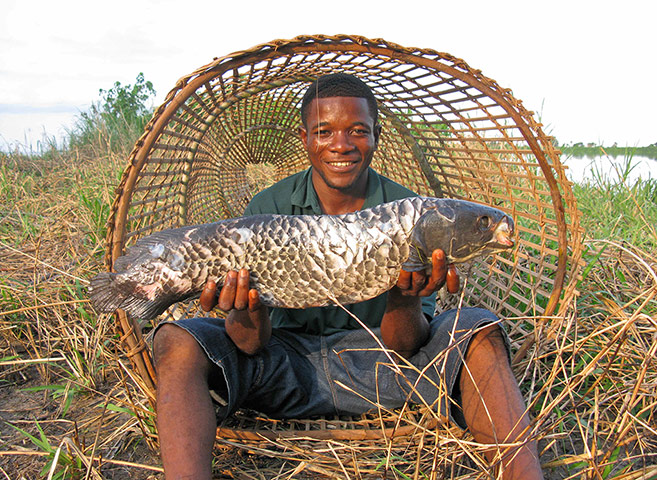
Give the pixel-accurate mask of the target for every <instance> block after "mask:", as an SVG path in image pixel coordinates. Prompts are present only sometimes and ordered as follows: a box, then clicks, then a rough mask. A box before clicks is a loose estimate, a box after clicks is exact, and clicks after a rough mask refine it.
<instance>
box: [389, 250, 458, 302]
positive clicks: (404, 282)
mask: <svg viewBox="0 0 657 480" xmlns="http://www.w3.org/2000/svg"><path fill="white" fill-rule="evenodd" d="M431 265H432V268H431V275H430V276H429V277H427V275H426V274H425V272H422V271H420V272H407V271H406V270H402V271H401V272H400V273H399V279H398V280H397V288H399V291H400V293H401V294H402V295H404V296H413V297H427V296H429V295H431V294H432V293H433V292H436V291H438V290H440V289H441V288H442V287H443V285H445V284H447V291H448V292H449V293H456V292H458V291H459V275H458V272H457V271H456V267H455V266H454V265H453V264H450V265H448V264H447V262H446V260H445V252H443V251H442V250H440V249H438V250H434V251H433V254H432V255H431Z"/></svg>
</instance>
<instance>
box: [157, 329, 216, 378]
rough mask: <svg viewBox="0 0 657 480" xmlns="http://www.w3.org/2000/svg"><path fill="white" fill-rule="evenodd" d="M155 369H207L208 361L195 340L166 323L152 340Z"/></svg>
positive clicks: (183, 330) (183, 331) (184, 331)
mask: <svg viewBox="0 0 657 480" xmlns="http://www.w3.org/2000/svg"><path fill="white" fill-rule="evenodd" d="M153 360H154V362H155V368H156V369H160V368H165V367H166V368H169V367H170V366H171V365H172V364H173V365H176V366H179V367H180V366H189V367H192V368H198V367H199V366H204V367H206V368H207V364H208V363H209V359H208V358H207V355H206V354H205V352H204V350H203V349H202V348H201V346H200V345H199V344H198V342H197V341H196V339H195V338H194V337H193V336H192V335H191V334H190V333H189V332H188V331H187V330H185V329H183V328H180V327H178V326H176V325H173V324H170V323H167V324H165V325H162V326H161V327H160V328H159V329H158V331H157V333H156V335H155V338H154V339H153Z"/></svg>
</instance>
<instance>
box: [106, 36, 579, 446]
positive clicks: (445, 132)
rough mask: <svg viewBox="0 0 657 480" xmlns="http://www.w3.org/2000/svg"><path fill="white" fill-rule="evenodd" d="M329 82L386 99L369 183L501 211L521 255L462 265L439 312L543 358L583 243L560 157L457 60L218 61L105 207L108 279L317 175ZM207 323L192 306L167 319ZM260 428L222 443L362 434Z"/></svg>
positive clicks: (326, 51)
mask: <svg viewBox="0 0 657 480" xmlns="http://www.w3.org/2000/svg"><path fill="white" fill-rule="evenodd" d="M334 72H346V73H350V74H353V75H355V76H357V77H359V78H361V79H362V80H363V81H364V82H365V83H367V84H368V85H369V86H370V87H371V88H372V90H373V92H374V95H375V96H376V98H377V100H378V103H379V112H380V115H379V119H380V123H381V125H382V128H383V133H382V135H381V139H380V142H379V147H378V150H377V152H376V154H375V156H374V160H373V164H372V166H373V167H374V169H376V170H377V171H378V172H380V173H381V174H383V175H385V176H387V177H389V178H391V179H393V180H395V181H397V182H399V183H401V184H403V185H405V186H407V187H408V188H410V189H412V190H414V191H415V192H417V193H418V194H421V195H428V196H436V197H452V198H461V199H467V200H472V201H475V202H481V203H485V204H489V205H495V206H497V207H498V208H500V209H502V210H504V211H506V212H508V213H509V214H511V215H512V216H513V218H514V219H515V221H516V229H517V246H516V248H514V249H513V251H512V252H506V253H503V254H498V255H494V256H491V257H489V258H486V259H482V260H479V261H476V262H473V263H471V264H469V265H467V266H464V267H460V271H461V279H462V282H461V283H462V286H463V295H455V296H451V297H450V298H448V299H442V300H440V305H439V308H441V309H443V308H449V307H452V306H455V305H456V304H457V303H458V302H461V301H462V302H463V305H471V306H484V307H486V308H488V309H490V310H492V311H494V312H495V313H497V314H499V315H500V316H501V317H503V318H504V319H505V323H506V325H507V330H508V331H509V334H510V337H511V340H512V344H513V348H514V350H515V351H516V352H517V353H516V359H520V358H522V357H523V356H524V355H525V354H526V352H527V351H528V350H529V349H530V348H535V345H534V343H535V339H536V338H537V336H538V335H537V331H539V330H540V331H543V330H542V329H544V328H549V327H550V326H551V325H554V323H555V322H559V321H560V319H561V318H562V317H563V314H564V312H565V311H566V309H568V308H569V306H570V305H571V301H572V300H573V298H574V297H575V296H576V293H577V292H576V281H577V277H578V272H579V269H580V263H581V254H582V245H581V229H580V225H579V213H578V211H577V208H576V202H575V198H574V196H573V193H572V191H571V188H570V183H569V181H568V180H567V179H566V176H565V171H564V167H563V166H562V164H561V163H560V161H559V154H560V152H559V151H558V150H557V149H556V147H555V145H554V141H553V139H552V138H551V137H549V136H547V135H546V134H545V133H544V132H543V130H542V128H541V125H540V123H538V122H537V121H536V119H535V118H534V114H533V113H532V112H530V111H528V110H526V109H525V108H524V107H523V105H522V103H521V102H520V101H519V100H517V99H516V98H514V96H513V95H512V92H511V91H510V90H508V89H505V88H502V87H500V86H499V85H498V84H497V83H496V82H495V81H493V80H491V79H490V78H487V77H486V76H484V75H483V74H482V73H481V72H480V71H479V70H476V69H473V68H471V67H470V66H468V65H467V64H466V63H465V62H464V61H463V60H460V59H458V58H455V57H453V56H451V55H448V54H446V53H440V52H437V51H434V50H430V49H420V48H406V47H402V46H399V45H396V44H393V43H390V42H387V41H384V40H381V39H367V38H363V37H359V36H343V35H341V36H300V37H296V38H294V39H292V40H275V41H272V42H270V43H266V44H262V45H258V46H256V47H254V48H252V49H249V50H245V51H240V52H236V53H233V54H231V55H227V56H224V57H221V58H217V59H215V60H214V61H213V62H211V63H210V64H208V65H206V66H204V67H201V68H199V69H198V70H196V71H194V72H192V73H191V74H189V75H187V76H185V77H183V78H181V79H180V80H179V81H178V82H177V84H176V86H175V87H174V88H173V89H172V90H171V91H170V92H169V94H168V95H167V97H166V99H165V101H164V103H163V104H162V105H160V106H159V108H157V110H156V111H155V114H154V116H153V118H152V120H151V121H150V122H149V124H148V125H147V127H146V129H145V132H144V133H143V135H142V136H141V138H140V139H139V140H138V142H137V143H136V145H135V148H134V149H133V151H132V153H131V155H130V158H129V164H128V166H127V168H126V170H125V172H124V174H123V177H122V180H121V182H120V185H119V187H118V190H117V196H116V198H115V201H114V203H113V206H112V209H111V215H110V219H109V230H108V243H107V245H108V246H107V255H106V264H107V268H108V269H111V268H112V265H113V263H114V261H115V260H116V259H117V258H118V257H119V256H120V255H121V254H122V253H123V252H124V251H125V248H126V247H127V246H130V245H131V244H134V243H135V241H136V240H137V239H138V238H140V237H142V236H145V235H148V234H151V233H154V232H156V231H158V230H161V229H164V228H170V227H179V226H183V225H188V224H197V223H206V222H213V221H217V220H220V219H225V218H230V217H235V216H239V215H240V214H241V213H242V212H243V210H244V208H245V207H246V205H247V204H248V202H249V200H250V199H251V197H252V196H253V195H254V194H255V193H257V192H258V191H260V190H262V189H263V188H265V187H267V186H269V185H271V184H273V183H274V182H276V181H278V180H281V179H283V178H285V177H287V176H288V175H290V174H292V173H295V172H297V171H299V170H302V169H305V168H307V167H308V165H309V164H308V160H307V155H306V153H305V151H304V149H303V145H302V143H301V141H300V139H299V137H298V134H297V128H298V126H299V124H300V116H299V106H300V103H301V97H302V95H303V93H304V91H305V90H306V88H307V87H308V85H309V84H310V82H312V81H313V80H314V79H315V78H317V77H318V76H320V75H323V74H327V73H334ZM197 313H200V312H199V310H198V307H197V305H196V303H195V302H190V303H188V304H185V305H176V306H174V307H172V308H171V309H170V310H169V311H168V312H166V314H164V316H163V317H162V318H174V319H177V318H180V317H181V316H189V315H195V314H197ZM116 318H117V322H118V327H119V329H120V331H121V332H122V339H121V340H122V342H123V345H124V347H125V353H126V355H127V356H128V357H130V359H131V360H132V365H133V367H134V371H135V374H136V378H138V379H139V381H140V382H141V385H142V388H143V391H144V392H145V393H146V395H147V396H148V397H149V398H150V399H151V400H152V399H153V396H154V393H153V392H154V388H155V376H154V371H153V364H152V359H151V354H150V351H149V349H148V348H147V340H148V338H147V337H148V334H149V332H150V331H152V327H153V326H154V324H149V325H148V326H147V327H146V328H145V329H142V327H140V326H139V325H138V324H137V323H136V322H133V321H131V320H130V319H129V318H128V317H127V316H126V315H125V314H123V313H122V312H120V311H119V312H118V313H117V314H116ZM391 418H393V417H391ZM414 418H415V417H414ZM415 421H416V420H412V421H410V423H407V426H409V425H410V426H412V425H416V424H415V423H414V422H415ZM395 422H397V423H395ZM398 422H399V419H398V418H397V420H393V421H392V424H391V425H392V426H390V425H389V426H388V427H385V428H381V422H378V423H377V425H375V426H374V430H377V429H378V430H380V431H383V432H384V435H385V432H386V431H388V432H389V431H390V430H389V429H388V428H389V427H390V428H393V429H394V428H395V427H399V423H398ZM265 423H267V426H266V427H263V426H262V425H261V424H260V423H258V421H255V420H254V421H253V422H252V423H251V424H249V425H248V426H244V422H243V421H241V420H240V421H238V422H237V423H236V424H234V426H233V427H226V428H227V430H224V432H223V434H224V436H228V437H230V438H235V439H242V440H243V439H245V438H246V437H249V438H250V436H251V434H250V433H248V432H256V433H255V434H253V435H255V437H254V438H260V439H263V438H265V437H267V438H270V436H269V435H264V436H263V434H262V432H263V431H265V430H267V431H274V432H287V433H286V434H285V435H286V436H287V437H290V436H294V435H296V433H294V432H295V431H303V432H305V433H304V435H306V436H307V435H310V436H312V435H311V434H310V432H311V431H318V432H322V433H321V434H318V436H322V435H323V436H329V437H330V435H331V433H330V432H331V431H340V430H344V429H345V428H346V429H347V430H354V429H355V427H354V424H353V421H351V423H349V422H346V423H344V425H347V424H348V426H347V427H345V428H343V426H339V427H338V426H336V425H338V424H336V423H333V424H332V426H330V427H326V425H325V424H322V425H324V426H321V425H320V426H319V427H318V426H316V424H312V425H310V424H308V423H304V424H303V426H301V427H298V425H297V427H294V428H292V427H290V425H286V426H285V427H283V428H279V427H277V425H278V426H280V422H265ZM356 423H358V422H356ZM367 423H368V422H367V421H363V424H367ZM340 425H343V424H340ZM361 427H362V425H361ZM364 428H365V429H367V427H364ZM387 429H388V430H387ZM409 429H410V427H409V428H407V429H406V430H405V431H406V432H407V433H408V431H409ZM247 431H248V432H247ZM291 431H292V433H290V432H291ZM230 432H233V433H232V434H231V433H230ZM243 432H247V433H243ZM327 432H328V433H327ZM231 435H232V436H231ZM276 435H278V436H279V437H280V436H281V435H283V434H276ZM341 435H342V437H340V438H343V437H344V438H347V437H349V436H351V435H354V434H351V433H350V434H341ZM355 435H356V437H358V436H359V435H360V437H363V438H366V437H367V435H368V434H367V433H360V434H355ZM379 435H380V434H379ZM360 437H358V438H360ZM336 438H337V437H336Z"/></svg>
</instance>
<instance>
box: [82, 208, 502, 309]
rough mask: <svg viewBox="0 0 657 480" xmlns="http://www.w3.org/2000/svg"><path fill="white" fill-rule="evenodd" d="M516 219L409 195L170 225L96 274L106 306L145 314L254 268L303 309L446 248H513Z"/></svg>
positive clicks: (97, 297)
mask: <svg viewBox="0 0 657 480" xmlns="http://www.w3.org/2000/svg"><path fill="white" fill-rule="evenodd" d="M513 233H514V225H513V220H512V219H511V217H509V216H508V215H506V214H505V213H503V212H502V211H500V210H498V209H495V208H492V207H488V206H485V205H480V204H477V203H473V202H468V201H464V200H454V199H439V198H430V197H410V198H405V199H402V200H397V201H394V202H390V203H385V204H382V205H379V206H376V207H373V208H369V209H365V210H360V211H358V212H354V213H348V214H345V215H254V216H249V217H241V218H234V219H229V220H223V221H220V222H216V223H209V224H204V225H195V226H188V227H182V228H176V229H170V230H164V231H161V232H158V233H155V234H152V235H149V236H147V237H144V238H141V239H139V240H138V241H137V243H136V244H135V245H134V246H133V247H130V248H129V249H128V251H127V253H126V254H125V255H124V256H122V257H120V258H118V259H117V260H116V262H115V263H114V269H115V273H109V272H103V273H100V274H98V275H97V276H96V277H94V278H93V279H92V280H91V287H90V293H91V301H92V303H93V305H94V307H95V308H96V309H97V310H99V311H102V312H113V311H114V310H116V309H117V308H121V309H123V310H125V311H126V312H127V313H128V314H129V315H130V316H131V317H134V318H137V319H142V320H148V319H151V318H154V317H156V316H157V315H159V314H160V313H162V312H163V311H164V310H166V308H167V307H169V306H170V305H172V304H173V303H175V302H179V301H181V300H186V299H190V298H194V297H198V296H199V295H200V293H201V291H202V290H203V286H204V285H205V283H206V282H207V281H208V280H209V279H213V280H215V281H216V282H217V284H218V285H221V284H222V283H223V281H224V279H225V276H226V273H227V272H228V271H229V270H238V269H240V268H247V269H248V270H249V272H250V275H251V278H250V280H251V285H252V286H253V288H256V289H257V290H258V292H259V293H260V298H261V300H262V302H263V303H264V304H266V305H269V306H274V307H287V308H306V307H311V306H324V305H329V304H336V303H338V302H339V303H341V304H349V303H355V302H361V301H364V300H367V299H370V298H373V297H375V296H377V295H379V294H381V293H383V292H385V291H387V290H388V289H390V288H392V286H393V285H395V283H396V282H397V279H398V277H399V271H400V269H401V268H404V269H405V270H407V271H419V270H428V269H429V268H430V266H431V264H430V259H431V252H433V250H435V249H437V248H440V249H442V250H444V251H445V254H446V258H447V261H448V262H453V263H456V262H464V261H466V260H469V259H471V258H473V257H475V256H478V255H482V254H489V253H493V252H496V251H501V250H504V249H508V248H511V247H512V246H513V244H514V242H513Z"/></svg>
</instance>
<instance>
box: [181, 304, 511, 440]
mask: <svg viewBox="0 0 657 480" xmlns="http://www.w3.org/2000/svg"><path fill="white" fill-rule="evenodd" d="M497 322H498V319H497V317H496V316H495V315H494V314H493V313H491V312H489V311H488V310H484V309H480V308H462V309H461V310H458V311H457V310H450V311H447V312H444V313H441V314H440V315H437V316H436V317H434V319H433V320H432V322H431V337H430V339H429V341H428V342H427V343H426V344H425V345H424V346H423V347H422V348H421V349H420V350H419V351H418V352H417V353H416V354H415V355H414V356H413V357H411V358H410V359H407V360H405V359H401V358H400V357H398V356H396V355H394V353H392V352H391V351H384V350H383V349H382V348H381V346H380V345H379V343H378V342H377V341H376V340H375V339H374V338H373V336H372V334H374V335H376V336H377V337H378V338H379V340H380V331H379V329H373V330H372V331H371V332H369V331H366V330H364V329H359V330H349V331H343V332H338V333H335V334H332V335H328V336H316V335H306V334H299V333H295V332H291V331H288V330H283V329H273V332H272V337H271V340H270V342H269V344H268V345H267V346H266V347H265V348H264V349H263V350H262V351H260V352H259V353H257V354H256V355H245V354H243V353H242V352H240V351H239V350H238V349H237V347H236V346H235V344H234V343H233V342H232V341H231V340H230V338H229V337H228V335H227V334H226V330H225V328H224V321H223V320H221V319H217V318H189V319H182V320H179V321H177V322H170V323H173V324H174V325H178V326H179V327H181V328H183V329H185V330H186V331H187V332H189V333H190V334H191V335H192V336H193V337H194V338H195V339H196V340H197V341H198V343H199V344H200V345H201V347H202V348H203V350H204V351H205V353H206V354H207V355H208V357H209V359H210V360H211V361H212V362H213V363H215V364H216V365H217V366H218V367H219V369H220V370H221V372H222V373H223V378H224V380H225V385H223V384H221V385H216V386H214V387H213V386H212V385H211V390H212V389H213V388H214V389H216V390H217V392H218V393H219V396H220V397H221V398H223V401H221V402H220V403H219V404H218V406H217V415H218V420H220V421H221V420H222V419H224V418H226V417H227V416H228V415H230V414H231V413H232V412H234V411H235V410H236V409H238V408H242V407H243V408H249V409H252V410H256V411H258V412H261V413H264V414H266V415H268V416H270V417H272V418H309V417H313V416H318V415H345V414H346V415H355V414H361V413H364V412H366V411H368V410H372V409H374V408H377V407H383V408H397V407H401V406H403V405H404V404H405V403H407V402H409V403H415V404H424V405H426V406H428V407H430V408H432V409H433V410H435V411H436V412H438V413H440V414H442V415H444V416H449V417H450V418H451V419H452V420H454V421H456V422H457V423H458V424H459V425H461V426H462V427H465V423H464V421H463V417H462V415H461V414H460V408H458V398H456V399H455V398H454V396H455V395H453V394H454V393H455V391H454V386H455V383H456V380H457V378H458V375H459V372H460V370H461V365H462V362H463V357H464V355H465V352H466V350H467V346H468V344H469V341H470V338H471V337H472V335H473V333H475V332H476V331H477V329H480V328H482V327H483V326H485V325H488V324H491V323H497ZM505 338H506V336H505ZM507 351H508V341H507ZM386 352H387V354H386ZM393 362H394V363H393ZM211 393H214V392H211ZM457 397H458V396H457ZM213 398H215V399H217V395H216V394H213Z"/></svg>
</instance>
